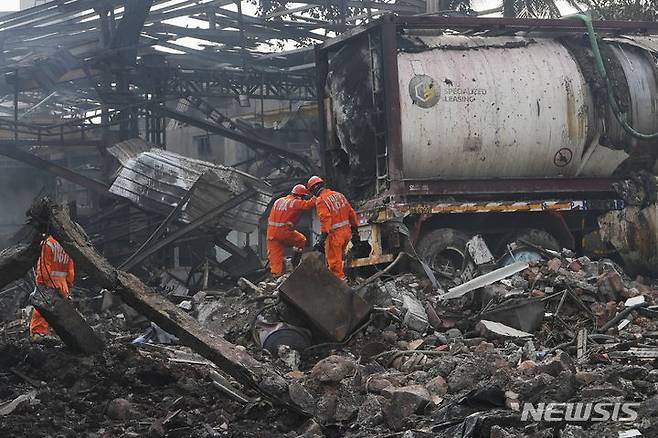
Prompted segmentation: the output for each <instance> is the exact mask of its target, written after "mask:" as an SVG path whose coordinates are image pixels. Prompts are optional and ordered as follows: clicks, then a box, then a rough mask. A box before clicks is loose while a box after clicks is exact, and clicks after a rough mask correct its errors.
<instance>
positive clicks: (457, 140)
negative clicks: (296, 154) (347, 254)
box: [316, 16, 658, 275]
mask: <svg viewBox="0 0 658 438" xmlns="http://www.w3.org/2000/svg"><path fill="white" fill-rule="evenodd" d="M592 24H593V28H592ZM588 28H589V31H588ZM594 32H596V34H594ZM656 33H658V24H657V23H633V22H614V21H605V22H594V23H592V22H591V21H588V20H587V19H586V18H585V19H560V20H539V19H510V18H471V17H439V16H411V17H402V16H384V17H382V18H380V19H378V20H376V21H374V22H372V23H370V24H368V25H365V26H363V27H361V28H359V29H355V30H353V31H350V32H347V33H346V34H343V35H341V36H339V37H337V38H334V39H332V40H328V41H326V42H325V43H323V44H321V45H319V46H317V47H316V70H317V75H318V76H317V84H318V96H319V102H318V103H319V109H320V111H319V113H320V118H321V120H320V122H321V126H322V133H321V141H320V144H321V154H322V156H323V157H324V160H323V170H324V172H325V175H326V176H327V178H328V180H329V183H330V185H332V186H333V187H335V188H336V189H337V190H340V191H342V192H343V193H345V194H347V195H348V197H349V198H350V199H351V200H352V201H353V204H355V206H356V207H357V210H358V212H359V222H360V227H359V232H360V235H361V237H362V239H363V240H364V241H365V240H367V241H368V242H369V244H370V245H369V247H368V250H367V251H366V252H365V253H362V254H359V255H357V256H356V257H355V258H353V259H352V260H351V262H350V263H351V266H352V267H361V266H369V265H378V264H383V263H387V262H391V261H392V260H394V258H395V257H396V254H397V253H399V252H401V251H410V249H409V247H408V246H407V245H411V246H412V250H413V251H415V253H416V254H417V255H418V256H419V257H420V258H421V259H423V260H424V261H425V262H427V264H428V265H429V266H430V267H431V268H432V269H433V270H434V271H435V272H439V273H441V274H445V275H456V274H459V272H460V271H461V270H463V269H464V264H465V262H466V258H467V253H466V244H467V242H468V241H469V240H470V239H471V238H472V237H473V236H476V235H478V236H481V237H482V238H484V240H485V241H486V244H487V246H488V247H489V249H490V250H491V252H492V253H493V255H494V256H495V257H496V258H497V259H498V260H500V261H502V262H505V261H504V259H505V258H509V259H512V260H518V259H523V258H527V259H532V258H535V257H536V256H538V255H539V254H538V252H539V251H542V250H546V249H548V250H560V249H561V248H570V249H572V250H574V251H576V252H577V253H582V254H594V255H599V256H601V255H605V254H609V253H610V252H611V251H612V250H613V249H614V248H613V247H612V246H611V245H610V244H609V243H608V242H604V241H602V240H601V239H600V235H599V234H597V233H596V231H597V227H598V219H599V218H600V217H601V215H602V214H605V213H608V212H611V211H616V210H621V209H624V207H625V205H626V201H625V199H624V197H623V196H621V195H620V193H619V190H618V186H619V183H621V182H623V181H624V180H625V179H627V178H630V177H631V176H632V175H638V174H640V173H643V174H647V173H648V174H656V170H657V164H656V163H657V158H658V139H657V138H656V137H657V136H656V135H655V134H654V133H656V132H658V73H657V62H656V60H657V58H656V53H657V52H658V37H654V36H652V35H653V34H656ZM597 236H598V237H597Z"/></svg>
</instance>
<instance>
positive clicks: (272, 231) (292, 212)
mask: <svg viewBox="0 0 658 438" xmlns="http://www.w3.org/2000/svg"><path fill="white" fill-rule="evenodd" d="M308 197H310V194H309V191H308V190H306V187H304V186H303V185H302V184H297V185H296V186H295V187H293V188H292V191H291V192H290V194H289V195H287V196H284V197H283V198H279V199H277V200H276V201H275V202H274V205H273V206H272V211H271V212H270V216H269V217H268V220H267V258H268V260H269V261H270V271H271V272H272V277H274V278H277V277H280V276H281V275H283V252H284V250H285V249H286V248H290V247H292V248H293V250H294V251H295V255H294V257H293V265H296V264H297V263H298V262H299V260H300V258H301V255H302V250H303V249H304V246H306V237H305V236H304V235H303V234H302V233H300V232H299V231H297V230H295V226H296V225H297V223H298V222H299V217H300V216H301V214H302V212H304V211H306V210H311V209H312V208H313V207H314V206H315V199H305V198H308Z"/></svg>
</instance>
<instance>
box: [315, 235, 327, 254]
mask: <svg viewBox="0 0 658 438" xmlns="http://www.w3.org/2000/svg"><path fill="white" fill-rule="evenodd" d="M327 236H329V234H327V233H322V234H320V238H319V239H318V241H317V242H315V245H313V249H315V250H316V251H320V252H321V253H324V242H326V241H327Z"/></svg>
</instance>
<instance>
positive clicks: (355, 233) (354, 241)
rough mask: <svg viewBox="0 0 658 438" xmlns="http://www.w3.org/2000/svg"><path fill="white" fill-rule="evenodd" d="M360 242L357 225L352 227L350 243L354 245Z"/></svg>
mask: <svg viewBox="0 0 658 438" xmlns="http://www.w3.org/2000/svg"><path fill="white" fill-rule="evenodd" d="M359 243H361V236H360V235H359V229H358V228H357V227H352V245H354V246H356V245H358V244H359Z"/></svg>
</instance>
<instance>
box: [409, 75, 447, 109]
mask: <svg viewBox="0 0 658 438" xmlns="http://www.w3.org/2000/svg"><path fill="white" fill-rule="evenodd" d="M409 96H411V101H412V102H413V103H414V104H416V105H418V106H419V107H421V108H430V107H433V106H434V105H436V103H437V102H438V101H439V97H440V90H439V86H438V84H437V83H436V82H434V79H432V78H431V77H430V76H427V75H416V76H414V77H413V78H411V81H409Z"/></svg>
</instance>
